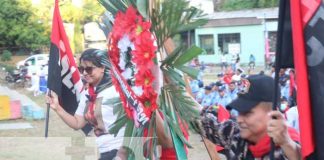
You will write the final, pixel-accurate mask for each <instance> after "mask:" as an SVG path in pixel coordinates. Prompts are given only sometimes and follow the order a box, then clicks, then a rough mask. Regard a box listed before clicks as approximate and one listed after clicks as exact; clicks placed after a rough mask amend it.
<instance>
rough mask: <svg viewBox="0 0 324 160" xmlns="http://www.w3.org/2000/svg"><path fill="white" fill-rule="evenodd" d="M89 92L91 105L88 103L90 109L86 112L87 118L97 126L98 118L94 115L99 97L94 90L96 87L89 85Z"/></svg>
mask: <svg viewBox="0 0 324 160" xmlns="http://www.w3.org/2000/svg"><path fill="white" fill-rule="evenodd" d="M88 93H89V97H90V98H89V105H88V107H89V108H88V110H87V113H86V114H85V119H86V120H88V121H89V122H90V123H91V124H92V125H94V126H96V125H97V120H96V118H95V115H94V110H95V101H96V98H97V94H96V93H95V91H94V87H93V86H91V85H90V86H89V89H88Z"/></svg>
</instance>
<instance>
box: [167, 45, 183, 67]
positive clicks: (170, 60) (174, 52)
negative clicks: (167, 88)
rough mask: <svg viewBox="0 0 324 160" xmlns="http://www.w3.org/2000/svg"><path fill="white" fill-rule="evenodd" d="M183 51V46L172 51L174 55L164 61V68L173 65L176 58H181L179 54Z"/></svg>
mask: <svg viewBox="0 0 324 160" xmlns="http://www.w3.org/2000/svg"><path fill="white" fill-rule="evenodd" d="M182 50H183V47H182V46H179V47H177V48H176V49H174V50H173V51H172V53H171V54H170V55H168V57H167V58H165V59H164V60H163V61H162V66H163V65H165V64H168V65H171V64H172V63H173V62H174V60H175V59H176V57H178V56H179V54H180V53H181V51H182Z"/></svg>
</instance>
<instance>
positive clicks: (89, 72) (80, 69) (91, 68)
mask: <svg viewBox="0 0 324 160" xmlns="http://www.w3.org/2000/svg"><path fill="white" fill-rule="evenodd" d="M94 68H96V67H94V66H92V67H82V66H81V67H79V71H80V73H81V74H82V73H83V72H84V71H86V72H87V73H88V74H92V70H93V69H94Z"/></svg>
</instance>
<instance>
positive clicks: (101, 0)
mask: <svg viewBox="0 0 324 160" xmlns="http://www.w3.org/2000/svg"><path fill="white" fill-rule="evenodd" d="M98 1H99V3H100V4H101V5H103V6H104V7H105V8H106V9H107V11H108V12H110V13H111V14H112V15H114V16H115V15H116V14H117V12H118V9H117V8H116V7H115V6H114V5H113V4H111V3H110V1H109V0H98Z"/></svg>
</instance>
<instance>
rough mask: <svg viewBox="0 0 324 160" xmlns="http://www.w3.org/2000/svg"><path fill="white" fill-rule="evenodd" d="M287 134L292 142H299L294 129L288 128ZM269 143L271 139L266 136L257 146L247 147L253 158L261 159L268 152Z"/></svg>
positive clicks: (297, 134) (269, 148)
mask: <svg viewBox="0 0 324 160" xmlns="http://www.w3.org/2000/svg"><path fill="white" fill-rule="evenodd" d="M288 134H289V136H290V138H291V139H292V140H293V141H295V142H299V133H298V132H297V131H296V130H295V129H293V128H290V127H288ZM270 142H271V138H270V137H269V136H268V134H267V135H265V136H264V137H263V138H262V139H261V140H260V141H259V142H258V143H257V144H255V145H249V150H250V151H251V153H252V154H253V156H254V157H255V158H261V157H262V156H264V155H265V154H268V153H269V152H270V150H271V147H270ZM276 147H278V146H276Z"/></svg>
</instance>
